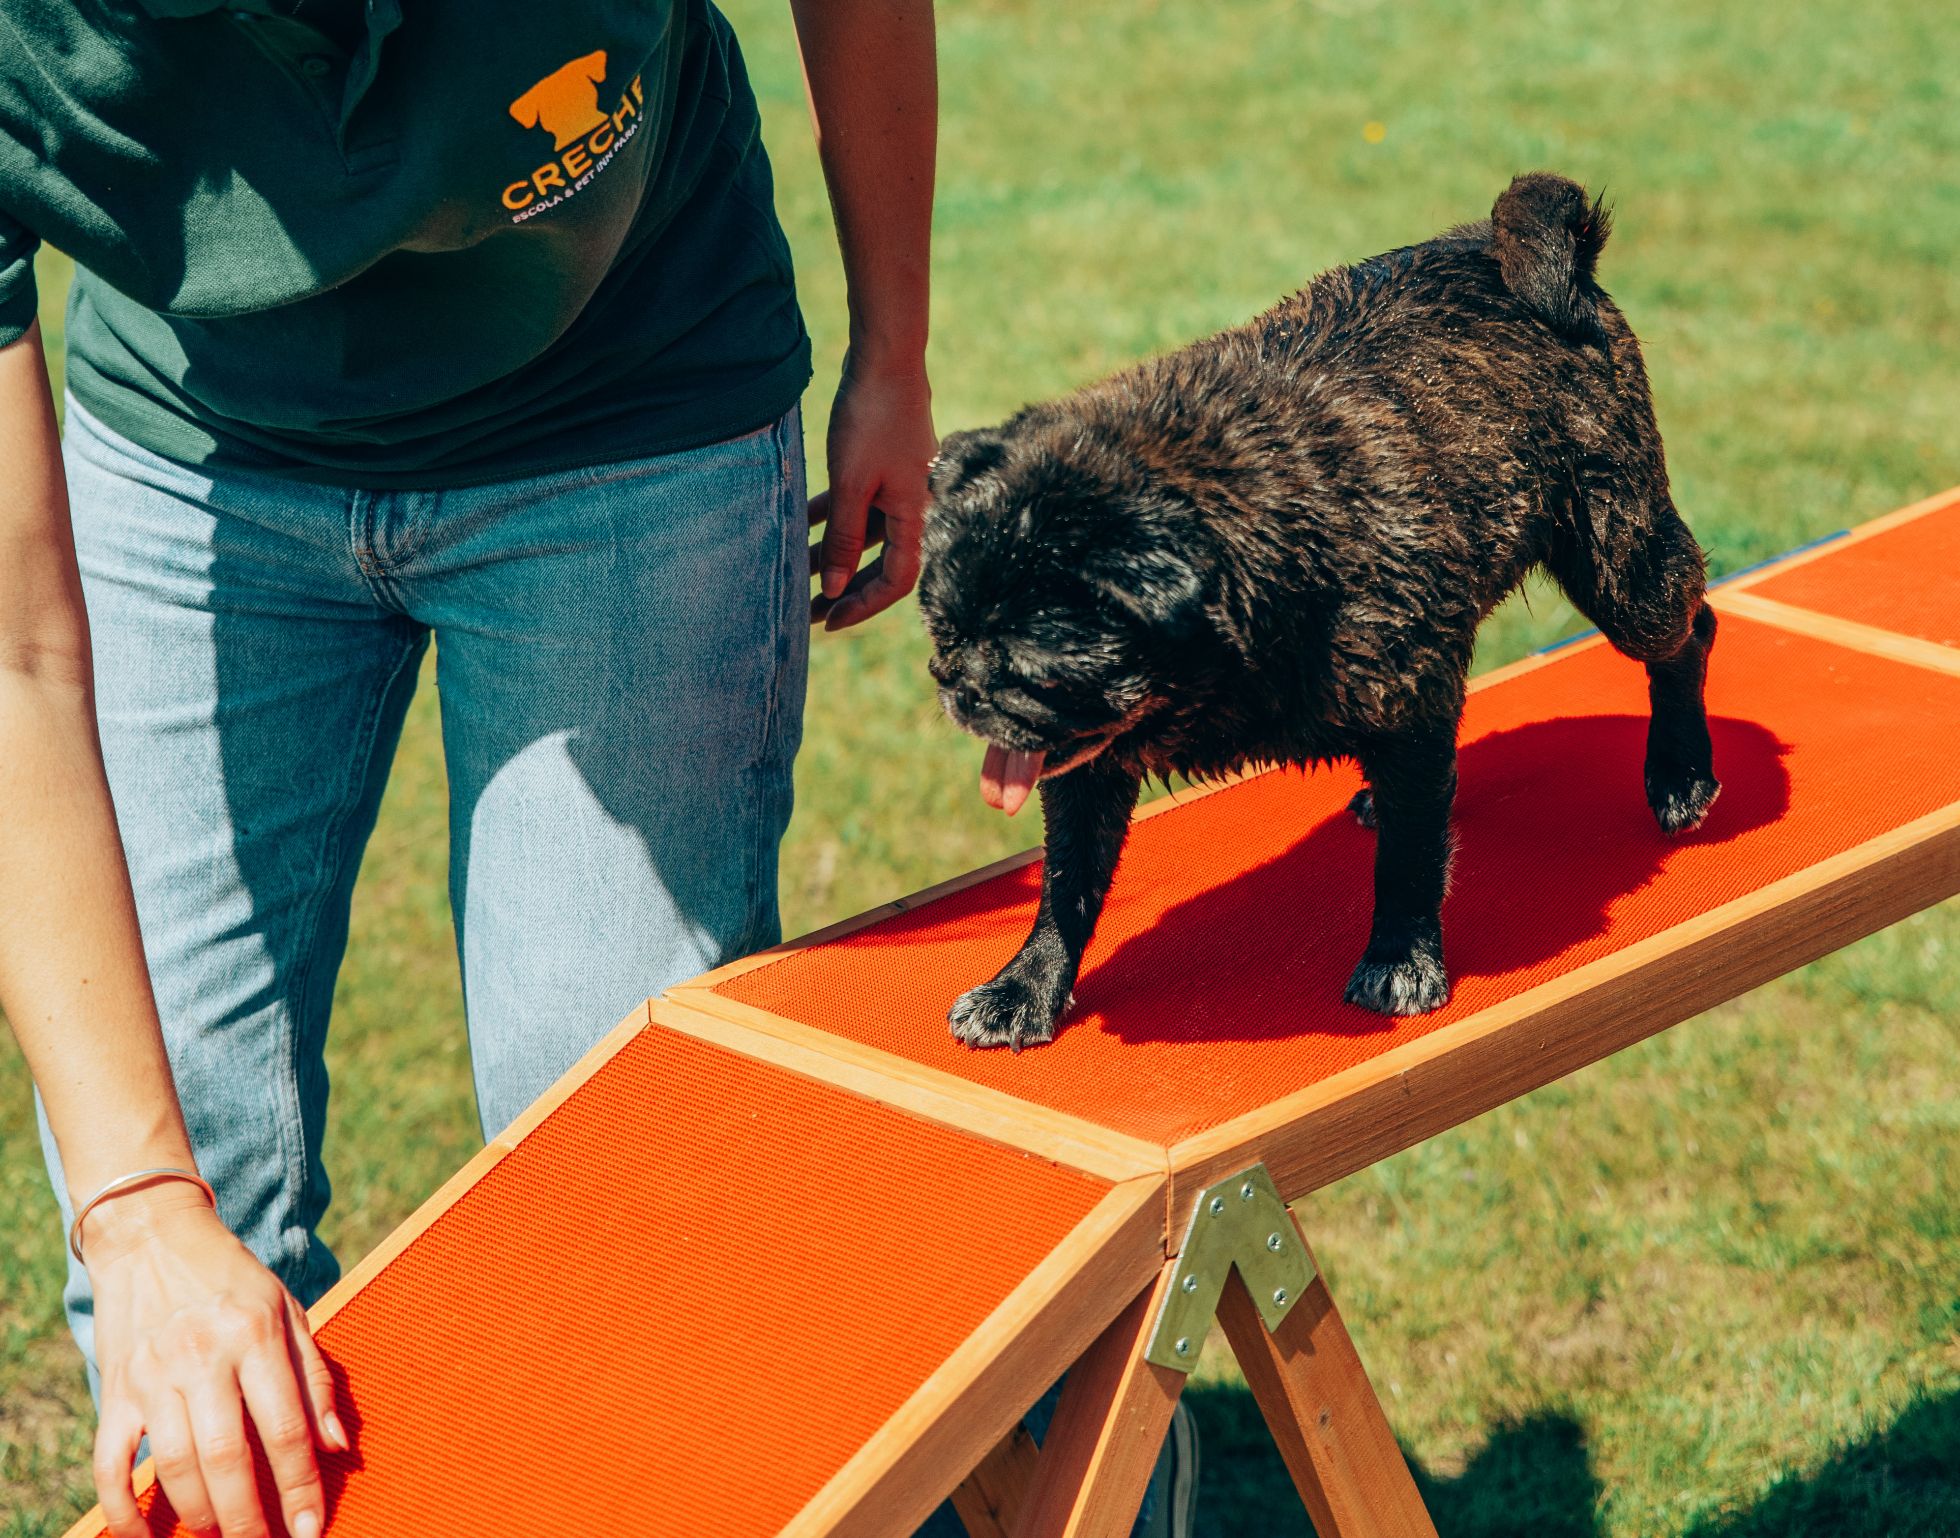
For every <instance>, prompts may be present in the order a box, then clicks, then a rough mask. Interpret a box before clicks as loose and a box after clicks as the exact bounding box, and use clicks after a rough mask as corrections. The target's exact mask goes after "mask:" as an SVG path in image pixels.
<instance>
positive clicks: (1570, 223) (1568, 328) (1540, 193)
mask: <svg viewBox="0 0 1960 1538" xmlns="http://www.w3.org/2000/svg"><path fill="white" fill-rule="evenodd" d="M1490 228H1491V251H1492V254H1493V255H1495V256H1496V258H1497V266H1498V270H1499V271H1500V272H1502V273H1503V274H1504V286H1505V287H1506V288H1508V289H1510V291H1511V292H1512V293H1513V294H1515V295H1516V296H1517V297H1518V299H1519V300H1520V301H1521V302H1522V303H1523V304H1524V306H1525V308H1526V309H1528V310H1530V311H1532V313H1534V314H1535V315H1537V316H1538V317H1539V318H1540V319H1542V320H1544V321H1545V322H1547V323H1548V324H1549V325H1550V326H1551V327H1552V329H1553V330H1554V331H1557V332H1559V333H1561V334H1562V335H1565V336H1568V337H1571V338H1572V339H1573V340H1575V341H1583V342H1599V343H1602V344H1603V343H1604V342H1605V340H1606V333H1605V331H1604V330H1603V329H1602V328H1601V326H1600V323H1599V300H1600V297H1601V296H1600V291H1599V285H1598V284H1597V283H1595V282H1594V281H1593V268H1594V266H1595V265H1596V264H1597V263H1598V261H1599V251H1600V247H1602V246H1604V245H1605V244H1606V237H1607V235H1608V234H1609V233H1610V232H1611V231H1612V228H1613V219H1612V215H1610V214H1609V213H1608V212H1607V211H1606V205H1605V203H1604V202H1603V201H1602V200H1600V199H1598V198H1593V199H1588V198H1587V197H1586V191H1585V188H1583V187H1581V186H1579V184H1578V183H1576V182H1570V181H1567V180H1566V179H1565V178H1564V177H1563V176H1554V175H1552V174H1551V173H1550V172H1548V171H1534V172H1532V173H1531V174H1530V175H1529V176H1520V177H1518V178H1516V179H1515V180H1514V181H1513V182H1512V183H1511V185H1510V186H1509V187H1506V188H1505V189H1504V192H1503V195H1502V196H1501V197H1499V198H1498V200H1497V203H1496V206H1495V207H1493V208H1492V209H1491V211H1490Z"/></svg>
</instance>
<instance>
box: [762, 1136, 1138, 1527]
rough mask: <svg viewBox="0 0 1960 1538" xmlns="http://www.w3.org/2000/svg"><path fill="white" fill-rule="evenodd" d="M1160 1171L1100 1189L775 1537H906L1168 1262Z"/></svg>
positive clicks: (951, 1218) (944, 1216)
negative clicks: (1061, 1236)
mask: <svg viewBox="0 0 1960 1538" xmlns="http://www.w3.org/2000/svg"><path fill="white" fill-rule="evenodd" d="M1164 1183H1165V1182H1164V1177H1163V1176H1162V1175H1161V1174H1158V1175H1154V1176H1151V1177H1148V1178H1145V1179H1139V1180H1132V1181H1126V1182H1124V1183H1123V1184H1122V1185H1119V1186H1117V1187H1116V1188H1115V1189H1113V1190H1112V1191H1110V1192H1109V1193H1108V1194H1107V1195H1106V1196H1104V1197H1103V1199H1102V1200H1101V1201H1100V1202H1098V1203H1097V1205H1096V1206H1095V1208H1094V1209H1093V1210H1092V1211H1090V1213H1089V1214H1088V1215H1087V1216H1086V1217H1084V1218H1083V1220H1082V1221H1081V1222H1080V1223H1079V1224H1077V1225H1076V1227H1075V1228H1074V1229H1073V1230H1072V1231H1071V1232H1070V1233H1069V1235H1068V1236H1067V1237H1066V1238H1064V1239H1063V1240H1062V1242H1061V1243H1060V1244H1058V1245H1057V1246H1056V1247H1055V1248H1054V1249H1053V1250H1051V1251H1050V1252H1049V1253H1048V1255H1047V1256H1046V1257H1045V1258H1044V1259H1043V1260H1042V1262H1041V1264H1040V1265H1038V1266H1036V1267H1035V1269H1034V1270H1033V1271H1031V1272H1030V1273H1029V1274H1028V1277H1027V1279H1026V1280H1025V1281H1023V1282H1022V1283H1021V1284H1020V1285H1019V1286H1018V1287H1016V1288H1015V1289H1014V1291H1013V1292H1011V1293H1010V1294H1008V1296H1007V1297H1006V1298H1005V1299H1004V1300H1003V1301H1002V1302H1001V1304H1000V1306H999V1307H998V1308H996V1309H995V1310H994V1311H993V1313H991V1314H990V1315H988V1316H987V1318H986V1319H985V1320H984V1321H983V1322H982V1323H981V1325H980V1327H979V1328H978V1329H976V1330H975V1331H974V1332H973V1333H972V1334H971V1335H969V1336H968V1337H967V1338H966V1339H965V1340H964V1341H963V1342H961V1343H960V1345H959V1346H958V1347H957V1348H955V1350H954V1351H953V1354H952V1355H951V1356H949V1357H948V1358H947V1359H946V1360H945V1361H944V1362H943V1363H941V1364H940V1366H939V1367H938V1369H937V1370H936V1371H934V1372H933V1374H932V1375H931V1376H930V1377H929V1378H927V1380H926V1381H925V1382H924V1383H923V1384H921V1385H920V1387H919V1388H918V1390H917V1391H916V1392H915V1393H914V1394H913V1395H912V1397H911V1398H910V1399H908V1400H906V1402H905V1403H904V1404H903V1405H901V1406H900V1407H899V1409H898V1410H897V1411H896V1412H895V1413H894V1414H893V1415H892V1417H891V1419H890V1420H888V1421H886V1422H885V1424H884V1425H883V1426H881V1427H880V1428H879V1429H878V1430H877V1431H875V1432H874V1433H872V1435H871V1437H870V1439H869V1440H868V1441H866V1442H865V1444H864V1445H863V1446H862V1447H860V1448H859V1449H858V1451H857V1452H856V1453H855V1454H854V1455H853V1456H852V1458H851V1459H850V1461H849V1462H847V1463H846V1464H845V1465H844V1466H843V1468H841V1469H839V1470H838V1471H837V1473H836V1474H834V1475H833V1476H832V1477H831V1479H830V1481H829V1483H827V1484H826V1485H825V1486H824V1487H823V1488H822V1489H821V1490H819V1491H818V1492H817V1493H816V1494H815V1495H814V1496H812V1497H811V1499H810V1501H809V1503H808V1504H807V1505H806V1506H804V1508H803V1509H802V1511H800V1512H798V1513H797V1515H796V1516H795V1517H794V1518H792V1519H791V1521H790V1522H789V1525H788V1526H786V1527H784V1528H783V1529H782V1531H781V1533H780V1534H779V1535H778V1538H907V1535H909V1534H910V1533H912V1532H913V1530H914V1529H915V1528H917V1527H918V1525H919V1524H920V1523H921V1522H923V1521H924V1520H925V1518H926V1517H927V1516H928V1515H929V1514H930V1513H931V1512H932V1510H933V1509H934V1508H935V1507H936V1506H937V1505H938V1504H939V1503H940V1502H941V1501H942V1500H944V1499H945V1498H946V1497H947V1496H948V1495H950V1494H951V1493H952V1490H953V1488H954V1486H956V1485H958V1484H959V1482H960V1481H961V1480H962V1479H964V1478H965V1477H966V1475H967V1473H968V1472H969V1471H970V1470H971V1469H972V1468H973V1467H974V1466H975V1465H976V1464H978V1463H979V1461H980V1460H981V1459H982V1458H983V1457H985V1456H986V1454H987V1451H988V1449H990V1448H992V1447H993V1446H995V1445H996V1444H997V1443H998V1442H999V1441H1000V1439H1001V1438H1002V1437H1003V1436H1005V1435H1006V1434H1007V1431H1008V1429H1009V1428H1010V1427H1011V1426H1012V1425H1013V1424H1014V1422H1015V1421H1016V1420H1018V1419H1019V1418H1020V1417H1021V1416H1023V1415H1025V1414H1026V1413H1027V1411H1028V1408H1029V1407H1030V1406H1031V1405H1032V1404H1033V1403H1034V1402H1035V1400H1037V1399H1039V1398H1040V1397H1041V1395H1042V1394H1043V1392H1045V1391H1046V1390H1047V1388H1048V1386H1049V1385H1050V1384H1051V1383H1053V1382H1054V1381H1055V1380H1056V1379H1057V1378H1059V1377H1060V1376H1061V1375H1062V1374H1063V1373H1064V1372H1065V1371H1066V1370H1067V1369H1068V1367H1069V1366H1070V1364H1071V1363H1073V1362H1074V1361H1075V1359H1076V1358H1077V1357H1079V1356H1080V1355H1081V1354H1082V1353H1083V1352H1084V1351H1085V1350H1087V1349H1088V1347H1089V1345H1090V1344H1091V1342H1093V1341H1094V1340H1095V1339H1096V1337H1097V1336H1098V1335H1100V1334H1101V1333H1102V1331H1103V1330H1104V1329H1105V1328H1107V1326H1108V1325H1109V1322H1110V1321H1111V1320H1112V1319H1114V1318H1115V1317H1116V1316H1117V1315H1118V1314H1120V1313H1121V1312H1122V1311H1123V1310H1124V1308H1126V1307H1127V1306H1128V1305H1129V1303H1130V1301H1131V1299H1133V1298H1134V1297H1135V1296H1136V1295H1137V1293H1138V1292H1139V1291H1140V1290H1142V1288H1143V1287H1144V1286H1145V1285H1147V1284H1148V1283H1149V1281H1150V1279H1151V1278H1152V1277H1153V1276H1155V1275H1157V1274H1158V1272H1159V1271H1160V1270H1161V1269H1162V1267H1163V1264H1164V1233H1163V1212H1164V1205H1163V1188H1164ZM921 1219H922V1220H937V1221H944V1222H956V1221H957V1220H958V1214H957V1213H952V1212H949V1213H941V1214H921ZM920 1306H924V1307H930V1306H931V1302H930V1300H929V1299H926V1300H920Z"/></svg>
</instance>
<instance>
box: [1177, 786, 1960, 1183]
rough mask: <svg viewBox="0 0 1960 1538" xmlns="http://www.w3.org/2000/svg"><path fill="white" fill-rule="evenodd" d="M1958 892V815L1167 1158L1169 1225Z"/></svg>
mask: <svg viewBox="0 0 1960 1538" xmlns="http://www.w3.org/2000/svg"><path fill="white" fill-rule="evenodd" d="M1956 892H1960V803H1955V804H1954V805H1951V806H1947V807H1943V808H1941V809H1940V810H1938V811H1936V812H1932V813H1929V814H1927V815H1926V816H1924V817H1921V818H1918V819H1916V820H1915V821H1913V822H1911V823H1908V824H1907V825H1905V826H1904V827H1902V828H1895V829H1892V830H1891V831H1890V832H1888V833H1885V834H1881V835H1880V836H1878V837H1877V838H1874V839H1870V840H1868V841H1867V842H1865V843H1863V844H1861V845H1859V846H1858V847H1857V848H1855V849H1851V850H1847V851H1845V852H1844V853H1843V854H1840V855H1837V856H1834V857H1832V858H1831V859H1829V860H1824V861H1820V862H1819V863H1818V864H1816V865H1814V866H1810V867H1807V868H1806V869H1804V870H1801V871H1797V872H1795V873H1793V874H1792V875H1790V876H1788V877H1786V878H1784V879H1783V880H1782V881H1778V882H1775V883H1772V884H1771V885H1769V886H1767V887H1764V888H1763V889H1762V890H1761V891H1759V892H1754V893H1750V894H1747V895H1745V896H1743V897H1740V898H1737V899H1735V900H1734V901H1732V902H1729V903H1726V904H1724V905H1723V906H1722V907H1720V908H1715V909H1711V910H1710V911H1709V912H1708V913H1705V914H1701V915H1698V916H1697V917H1696V918H1694V919H1691V920H1687V921H1685V922H1683V923H1682V924H1677V925H1675V926H1673V927H1672V928H1670V929H1667V930H1664V931H1662V932H1661V933H1660V934H1657V935H1653V936H1650V937H1649V938H1648V939H1646V940H1643V941H1641V942H1639V943H1638V944H1636V945H1632V946H1629V947H1627V948H1626V949H1625V950H1624V951H1621V952H1618V953H1616V954H1615V955H1613V956H1606V957H1601V958H1600V959H1599V960H1598V961H1596V962H1593V963H1591V964H1590V965H1588V966H1585V967H1581V968H1579V969H1577V970H1576V971H1574V972H1571V973H1569V974H1567V975H1566V976H1565V977H1562V978H1555V979H1553V980H1551V981H1550V982H1547V983H1544V984H1542V985H1541V986H1539V987H1537V988H1534V989H1532V990H1530V991H1529V992H1527V993H1524V994H1520V995H1519V996H1518V997H1517V998H1515V999H1509V1000H1506V1001H1505V1002H1504V1003H1503V1004H1500V1005H1494V1006H1492V1007H1491V1008H1490V1009H1488V1010H1483V1011H1480V1012H1479V1013H1478V1014H1476V1015H1473V1016H1470V1017H1469V1018H1468V1019H1465V1020H1460V1021H1458V1022H1456V1023H1455V1024H1453V1025H1448V1026H1445V1027H1443V1028H1442V1029H1440V1030H1438V1031H1435V1032H1432V1033H1431V1034H1430V1035H1427V1036H1424V1037H1421V1038H1420V1039H1418V1040H1416V1041H1412V1042H1409V1043H1406V1044H1405V1045H1403V1046H1401V1047H1398V1048H1395V1049H1394V1050H1392V1051H1389V1052H1385V1053H1383V1054H1382V1055H1381V1056H1379V1057H1377V1058H1373V1059H1371V1060H1370V1061H1368V1062H1366V1063H1360V1064H1357V1065H1356V1066H1355V1067H1353V1068H1351V1069H1348V1070H1347V1071H1345V1072H1343V1073H1340V1074H1336V1075H1334V1076H1333V1077H1332V1078H1329V1079H1327V1080H1324V1081H1323V1082H1322V1083H1320V1084H1316V1085H1313V1086H1310V1087H1309V1088H1307V1089H1304V1090H1301V1091H1299V1092H1298V1093H1297V1094H1294V1095H1290V1096H1287V1097H1286V1098H1284V1099H1282V1100H1277V1101H1274V1102H1272V1103H1271V1104H1269V1105H1267V1106H1263V1107H1261V1108H1260V1109H1258V1110H1256V1111H1249V1112H1247V1113H1246V1114H1245V1115H1243V1116H1240V1117H1236V1118H1234V1119H1233V1120H1231V1121H1229V1122H1225V1123H1222V1124H1221V1125H1219V1126H1217V1127H1213V1128H1209V1129H1207V1130H1205V1131H1203V1132H1199V1133H1196V1134H1194V1135H1192V1136H1191V1137H1188V1138H1184V1139H1181V1140H1179V1141H1178V1142H1176V1143H1174V1144H1173V1145H1172V1147H1171V1150H1170V1157H1171V1186H1172V1190H1171V1195H1170V1203H1171V1210H1172V1211H1173V1212H1175V1211H1179V1210H1184V1209H1188V1207H1189V1205H1190V1203H1191V1201H1192V1200H1193V1199H1195V1197H1196V1194H1197V1193H1198V1192H1199V1191H1201V1190H1203V1189H1204V1188H1205V1187H1206V1186H1207V1185H1209V1184H1211V1183H1213V1182H1215V1181H1217V1180H1220V1179H1223V1178H1224V1177H1225V1176H1227V1175H1229V1174H1231V1173H1233V1172H1234V1171H1236V1170H1239V1169H1242V1168H1244V1167H1245V1166H1246V1165H1248V1164H1251V1163H1253V1162H1254V1161H1255V1160H1264V1161H1265V1162H1266V1164H1267V1165H1268V1167H1269V1168H1270V1169H1271V1170H1272V1174H1273V1179H1274V1181H1275V1182H1276V1183H1277V1184H1278V1186H1279V1189H1280V1191H1281V1193H1282V1194H1283V1195H1284V1196H1285V1197H1286V1198H1287V1199H1288V1200H1289V1201H1296V1200H1298V1199H1299V1198H1300V1197H1302V1196H1305V1195H1307V1194H1308V1193H1309V1192H1311V1191H1314V1190H1317V1189H1319V1188H1320V1187H1322V1186H1325V1185H1327V1184H1329V1183H1331V1182H1332V1181H1335V1180H1338V1179H1340V1178H1342V1177H1343V1176H1345V1175H1350V1174H1352V1173H1354V1172H1355V1171H1356V1170H1359V1169H1364V1168H1366V1167H1367V1166H1368V1165H1370V1164H1373V1163H1375V1162H1376V1161H1377V1160H1380V1159H1384V1158H1387V1157H1388V1156H1389V1155H1390V1154H1394V1153H1399V1152H1400V1151H1401V1150H1402V1149H1404V1148H1408V1147H1410V1146H1412V1145H1414V1144H1415V1143H1418V1142H1421V1141H1422V1140H1423V1139H1424V1138H1427V1137H1432V1136H1434V1135H1435V1134H1436V1133H1438V1132H1442V1131H1446V1130H1447V1129H1449V1128H1451V1127H1454V1126H1457V1125H1460V1124H1461V1123H1463V1122H1465V1121H1468V1120H1469V1119H1470V1118H1471V1117H1473V1116H1479V1115H1481V1114H1482V1113H1483V1112H1485V1111H1488V1110H1490V1109H1492V1108H1493V1107H1495V1106H1499V1105H1502V1104H1504V1103H1505V1102H1507V1101H1509V1100H1512V1099H1515V1098H1516V1097H1517V1096H1519V1095H1522V1094H1525V1093H1528V1092H1529V1091H1531V1090H1534V1089H1537V1088H1539V1087H1540V1086H1542V1085H1545V1084H1549V1083H1551V1082H1552V1081H1553V1080H1554V1079H1558V1078H1562V1077H1564V1076H1565V1075H1566V1074H1568V1073H1572V1072H1574V1071H1575V1070H1577V1069H1580V1068H1583V1067H1586V1066H1587V1065H1588V1064H1591V1063H1594V1062H1597V1061H1598V1060H1599V1059H1601V1058H1603V1057H1606V1056H1609V1055H1610V1054H1611V1053H1614V1052H1617V1051H1619V1050H1620V1049H1621V1048H1622V1047H1626V1046H1630V1045H1631V1044H1632V1043H1634V1042H1636V1041H1639V1040H1642V1039H1643V1038H1645V1037H1647V1036H1651V1035H1653V1034H1654V1033H1655V1032H1657V1031H1660V1030H1664V1029H1666V1028H1667V1027H1668V1026H1671V1025H1676V1024H1679V1023H1680V1022H1681V1021H1683V1020H1686V1019H1688V1018H1689V1017H1691V1016H1693V1015H1696V1014H1699V1013H1700V1012H1702V1011H1703V1010H1706V1009H1711V1008H1713V1007H1714V1006H1715V1005H1717V1004H1721V1003H1725V1002H1727V1001H1728V1000H1729V999H1732V998H1734V997H1736V996H1737V995H1738V994H1741V993H1745V992H1747V991H1748V990H1749V989H1751V988H1754V987H1757V986H1760V985H1761V984H1763V983H1765V982H1769V981H1771V980H1773V979H1775V978H1777V977H1780V976H1782V975H1783V974H1784V973H1786V972H1789V971H1792V970H1794V969H1795V968H1797V967H1799V966H1803V965H1806V964H1807V963H1809V962H1812V961H1815V960H1817V959H1818V958H1819V957H1820V956H1825V955H1828V954H1829V953H1830V952H1832V951H1834V950H1836V949H1838V948H1839V947H1841V946H1844V945H1848V944H1850V943H1851V942H1852V941H1854V940H1859V939H1862V938H1864V937H1865V936H1866V935H1868V934H1871V933H1874V932H1875V931H1877V930H1879V929H1883V928H1885V927H1886V926H1887V925H1888V924H1894V923H1897V922H1898V921H1899V920H1900V919H1903V918H1906V917H1909V916H1910V915H1911V914H1913V913H1916V912H1918V911H1919V910H1920V909H1922V908H1927V907H1930V906H1932V905H1933V904H1934V903H1936V902H1940V901H1943V900H1944V899H1946V898H1948V897H1951V896H1953V895H1954V894H1955V893H1956Z"/></svg>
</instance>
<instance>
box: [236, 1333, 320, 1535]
mask: <svg viewBox="0 0 1960 1538" xmlns="http://www.w3.org/2000/svg"><path fill="white" fill-rule="evenodd" d="M238 1386H239V1388H240V1389H242V1390H243V1391H244V1394H245V1408H246V1410H247V1411H249V1412H250V1414H251V1417H252V1424H253V1425H254V1426H256V1427H258V1431H259V1445H260V1446H261V1447H263V1448H264V1449H265V1461H266V1463H267V1465H268V1466H269V1467H270V1468H271V1470H272V1483H273V1486H274V1487H275V1488H276V1489H277V1490H278V1491H279V1509H280V1512H281V1514H282V1515H283V1517H284V1518H285V1522H286V1531H287V1532H289V1533H291V1534H292V1535H293V1538H320V1529H321V1527H322V1526H323V1525H324V1524H325V1521H326V1514H327V1497H326V1492H325V1491H324V1490H323V1489H322V1488H321V1486H320V1469H319V1466H318V1465H317V1464H316V1463H315V1462H314V1461H313V1435H314V1431H313V1417H312V1416H311V1415H310V1414H309V1413H308V1410H307V1407H306V1402H305V1400H304V1399H303V1398H302V1397H301V1392H300V1390H301V1384H300V1379H299V1378H298V1376H297V1375H296V1374H295V1373H294V1371H293V1359H292V1357H291V1356H290V1355H289V1354H288V1353H287V1349H286V1342H285V1341H284V1340H283V1339H282V1340H278V1341H274V1342H271V1343H269V1344H268V1345H266V1346H265V1347H262V1348H261V1349H259V1350H256V1351H253V1352H252V1353H251V1354H250V1355H248V1356H247V1357H246V1358H245V1360H244V1361H242V1362H240V1363H239V1366H238Z"/></svg>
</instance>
